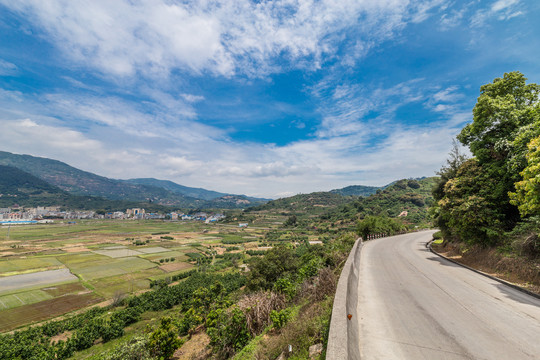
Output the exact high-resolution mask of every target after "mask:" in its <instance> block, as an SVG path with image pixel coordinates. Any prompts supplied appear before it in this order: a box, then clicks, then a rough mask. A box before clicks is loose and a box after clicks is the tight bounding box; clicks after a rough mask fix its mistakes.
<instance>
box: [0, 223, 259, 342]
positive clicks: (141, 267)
mask: <svg viewBox="0 0 540 360" xmlns="http://www.w3.org/2000/svg"><path fill="white" fill-rule="evenodd" d="M266 231H267V229H264V228H239V227H238V226H237V225H218V224H204V223H201V222H165V221H157V220H141V221H133V220H82V221H77V223H75V224H74V223H71V224H68V223H67V222H56V223H53V224H32V225H19V226H11V229H10V231H9V237H8V231H7V227H4V226H2V227H0V332H4V331H9V330H12V329H15V328H18V327H21V326H26V325H28V324H31V323H35V322H40V321H44V320H48V319H51V318H53V317H56V316H60V315H63V314H66V313H68V312H71V311H76V310H80V309H82V308H85V307H88V306H93V305H96V304H107V303H108V302H110V301H111V299H112V298H113V297H115V296H118V294H129V293H135V292H139V291H147V290H148V289H149V287H150V282H151V281H155V280H162V279H166V278H171V277H172V276H174V275H177V274H181V273H183V272H185V271H190V270H192V269H194V268H196V267H197V264H198V259H199V258H203V257H212V256H213V255H212V254H223V253H225V252H227V251H230V252H242V251H245V250H249V249H257V248H259V245H261V242H262V241H264V236H265V233H266ZM228 248H230V249H228ZM262 248H263V247H262V246H261V249H262ZM209 254H210V255H209ZM211 260H212V261H214V259H213V258H212V259H211Z"/></svg>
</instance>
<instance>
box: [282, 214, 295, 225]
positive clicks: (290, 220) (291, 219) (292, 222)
mask: <svg viewBox="0 0 540 360" xmlns="http://www.w3.org/2000/svg"><path fill="white" fill-rule="evenodd" d="M296 221H297V219H296V215H291V216H289V217H288V218H287V220H286V221H285V222H284V223H283V225H285V226H295V225H296Z"/></svg>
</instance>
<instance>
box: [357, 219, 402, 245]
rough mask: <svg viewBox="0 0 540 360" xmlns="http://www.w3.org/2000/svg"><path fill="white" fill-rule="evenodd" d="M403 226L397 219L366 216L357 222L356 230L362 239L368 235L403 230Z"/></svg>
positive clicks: (393, 232)
mask: <svg viewBox="0 0 540 360" xmlns="http://www.w3.org/2000/svg"><path fill="white" fill-rule="evenodd" d="M403 228H404V226H403V224H401V223H400V222H399V221H397V220H395V219H391V218H388V217H382V216H366V217H365V218H364V220H361V221H359V222H358V225H357V227H356V231H357V233H358V235H360V236H361V237H362V239H364V240H367V238H368V236H369V235H373V234H378V233H386V234H389V235H392V234H395V233H397V232H398V231H401V230H403Z"/></svg>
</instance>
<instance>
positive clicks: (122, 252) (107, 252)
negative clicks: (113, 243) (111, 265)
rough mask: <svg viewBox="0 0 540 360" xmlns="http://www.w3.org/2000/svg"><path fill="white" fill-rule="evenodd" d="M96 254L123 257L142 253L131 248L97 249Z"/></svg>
mask: <svg viewBox="0 0 540 360" xmlns="http://www.w3.org/2000/svg"><path fill="white" fill-rule="evenodd" d="M94 252H95V253H96V254H100V255H105V256H108V257H110V258H114V259H116V258H122V257H128V256H136V255H140V254H142V253H141V252H139V251H136V250H130V249H115V250H95V251H94Z"/></svg>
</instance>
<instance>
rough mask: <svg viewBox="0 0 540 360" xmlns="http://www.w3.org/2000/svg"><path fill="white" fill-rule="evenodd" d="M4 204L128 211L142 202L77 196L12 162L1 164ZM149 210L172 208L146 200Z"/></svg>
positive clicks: (0, 203) (0, 190)
mask: <svg viewBox="0 0 540 360" xmlns="http://www.w3.org/2000/svg"><path fill="white" fill-rule="evenodd" d="M0 174H1V176H0V207H11V206H13V205H15V204H17V205H19V206H25V207H35V206H60V207H63V208H66V209H72V210H98V209H99V210H104V211H117V210H121V211H124V210H125V209H126V208H129V207H138V206H140V205H141V204H140V203H137V202H130V201H124V200H108V199H104V198H101V197H96V196H77V195H71V194H69V193H68V192H66V191H64V190H62V189H60V188H58V187H56V186H54V185H51V184H49V183H48V182H46V181H44V180H41V179H39V178H37V177H35V176H33V175H31V174H29V173H27V172H25V171H22V170H20V169H17V168H15V167H12V166H4V165H0ZM144 206H145V207H146V208H147V209H148V210H149V211H168V210H170V209H168V208H166V207H164V206H160V205H156V204H144Z"/></svg>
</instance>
